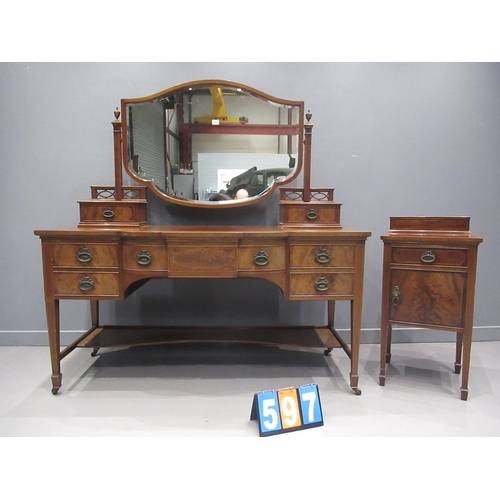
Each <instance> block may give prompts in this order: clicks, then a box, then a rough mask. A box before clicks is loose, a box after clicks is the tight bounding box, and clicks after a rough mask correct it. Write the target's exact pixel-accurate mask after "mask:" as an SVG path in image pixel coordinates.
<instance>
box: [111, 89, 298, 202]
mask: <svg viewBox="0 0 500 500" xmlns="http://www.w3.org/2000/svg"><path fill="white" fill-rule="evenodd" d="M209 87H224V88H234V89H240V90H241V91H242V92H244V93H246V94H247V95H250V96H252V97H255V98H257V99H261V100H264V101H269V102H271V103H273V104H278V105H281V106H289V107H293V108H297V110H298V123H297V124H294V125H259V124H248V123H246V124H240V123H235V124H230V123H225V124H223V125H222V126H223V127H224V128H225V129H226V130H227V129H228V128H232V132H231V133H232V134H242V133H243V134H244V135H264V134H263V130H264V129H265V134H266V135H276V136H279V135H297V139H298V144H297V147H298V151H297V159H296V164H295V167H294V168H295V172H294V173H293V175H291V176H290V177H287V178H286V179H285V180H281V181H275V182H274V183H273V185H272V186H271V187H270V188H269V189H268V190H267V191H266V192H265V193H264V194H262V195H257V196H252V197H249V198H246V199H243V200H228V201H224V202H217V201H205V200H188V199H184V198H177V197H175V196H171V195H170V194H167V193H166V192H164V191H162V190H161V189H160V188H158V187H157V186H156V185H155V183H154V182H153V181H151V180H149V179H144V178H141V177H140V176H139V175H138V174H137V173H136V172H134V171H133V170H132V169H131V168H130V166H129V160H128V154H129V153H128V152H129V132H130V130H129V124H128V123H127V106H128V105H130V104H138V103H147V102H152V101H158V100H163V99H166V98H167V97H169V96H172V95H175V94H179V93H181V92H183V91H184V90H186V91H187V90H189V89H191V90H192V89H196V88H198V89H202V88H209ZM121 117H122V123H121V154H118V156H119V157H121V160H122V161H119V162H115V167H116V169H118V168H119V169H120V172H115V179H116V181H117V185H118V183H119V184H121V182H120V180H121V179H120V176H121V170H122V166H123V169H124V170H125V172H126V173H127V174H128V175H129V177H131V178H132V179H133V180H134V181H136V182H138V183H139V184H145V185H147V186H148V187H149V188H150V189H151V191H152V192H153V193H155V195H157V196H158V197H160V198H162V199H164V200H166V201H169V202H171V203H174V204H177V205H184V206H192V207H198V208H234V207H239V206H246V205H250V204H253V203H256V202H258V201H260V200H263V199H265V198H267V197H269V196H271V194H272V193H273V192H275V191H276V190H277V189H278V187H281V186H283V185H286V184H288V183H290V182H291V181H293V180H294V179H295V178H296V177H297V176H298V175H299V173H300V172H301V170H302V167H303V161H304V158H303V156H304V102H303V101H292V100H287V99H282V98H279V97H275V96H271V95H269V94H266V93H264V92H262V91H259V90H257V89H255V88H253V87H250V86H248V85H244V84H241V83H237V82H233V81H228V80H197V81H192V82H186V83H182V84H180V85H177V86H174V87H171V88H168V89H166V90H163V91H161V92H158V93H156V94H153V95H150V96H145V97H139V98H129V99H122V100H121ZM194 125H197V127H192V128H193V130H194V132H193V133H209V132H206V130H207V128H206V126H205V129H203V127H201V126H200V125H199V124H194ZM208 127H212V125H210V124H209V125H208ZM200 130H205V131H204V132H200ZM217 130H220V129H217ZM290 130H293V131H294V133H293V134H289V133H283V132H289V131H290ZM252 131H253V134H252ZM212 133H213V132H212ZM219 133H220V132H219ZM115 153H116V150H115ZM115 156H116V155H115ZM118 164H119V165H118Z"/></svg>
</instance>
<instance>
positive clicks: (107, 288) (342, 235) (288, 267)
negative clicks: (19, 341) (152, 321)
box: [35, 80, 371, 395]
mask: <svg viewBox="0 0 500 500" xmlns="http://www.w3.org/2000/svg"><path fill="white" fill-rule="evenodd" d="M120 115H121V117H122V121H120ZM306 118H307V122H306V123H304V104H303V102H301V101H289V100H285V99H281V98H277V97H273V96H270V95H267V94H264V93H263V92H260V91H258V90H256V89H253V88H251V87H248V86H245V85H242V84H239V83H234V82H228V81H223V80H203V81H196V82H189V83H186V84H182V85H178V86H176V87H173V88H170V89H167V90H165V91H163V92H159V93H158V94H155V95H153V96H147V97H144V98H137V99H123V100H122V102H121V112H120V111H118V109H117V111H115V120H114V121H113V122H112V124H113V136H114V167H115V169H114V170H115V184H114V186H92V187H91V199H90V200H83V201H79V206H80V223H79V224H78V227H75V228H72V229H64V230H63V229H59V230H37V231H35V234H36V235H38V236H39V237H40V238H41V244H42V259H43V276H44V293H45V305H46V314H47V326H48V338H49V348H50V357H51V365H52V393H53V394H57V393H58V391H59V389H60V388H61V386H62V373H61V361H62V359H64V358H65V357H66V356H68V354H70V353H71V352H72V351H73V350H74V349H75V348H77V347H87V348H91V349H92V351H91V353H92V355H93V356H95V355H96V354H97V353H98V351H99V349H101V348H104V347H118V346H132V345H144V344H149V345H153V344H166V343H178V342H225V341H230V342H242V343H259V344H268V345H289V346H298V347H317V348H320V349H322V351H323V352H324V354H329V353H330V352H331V350H332V349H334V348H341V349H343V350H344V351H345V353H346V354H347V355H348V356H349V358H350V362H351V367H350V386H351V388H352V390H353V392H354V393H355V394H358V395H359V394H361V391H360V390H359V388H358V378H359V377H358V361H359V345H360V331H361V312H362V303H363V273H364V249H365V241H366V239H367V238H368V237H369V236H370V235H371V233H369V232H367V231H358V230H349V229H344V228H342V226H341V224H340V203H337V202H335V201H334V200H333V189H331V188H325V189H314V188H311V187H310V170H311V140H312V127H313V126H312V124H311V123H310V119H311V115H310V114H308V115H306ZM236 139H238V140H240V143H241V140H244V141H246V142H245V145H244V146H243V150H244V151H245V153H243V154H241V153H240V150H241V147H240V146H236V144H237V142H236ZM221 151H222V152H221ZM248 151H251V152H252V154H251V155H250V154H249V153H248ZM252 155H253V156H252ZM249 156H251V157H252V158H251V159H250V160H248V157H249ZM228 158H229V163H231V162H233V163H234V162H236V164H237V165H238V166H239V167H240V168H239V169H237V170H234V171H233V172H231V168H220V169H217V170H216V171H217V176H218V177H216V176H212V178H211V180H209V181H206V180H204V179H208V178H209V177H208V174H207V172H209V171H210V162H211V161H212V162H214V161H215V163H216V164H217V167H219V166H222V167H225V165H226V163H227V161H228ZM245 161H250V162H251V163H252V164H254V165H255V164H257V165H259V166H258V167H255V166H251V167H248V164H247V165H245ZM225 162H226V163H225ZM123 170H124V171H125V172H126V173H127V174H128V176H129V177H130V178H131V179H132V180H133V181H134V184H133V185H124V184H123V179H122V174H123ZM301 171H302V173H303V187H301V188H286V187H283V186H284V185H286V184H287V183H289V182H290V181H292V180H294V179H295V178H296V177H297V176H298V175H299V173H300V172H301ZM214 172H215V170H214ZM204 176H205V177H204ZM224 176H225V178H224V180H223V182H224V185H223V187H224V189H217V190H214V189H212V187H213V186H214V185H215V184H216V183H217V180H219V181H220V179H221V178H222V177H224ZM209 183H212V186H208V184H209ZM219 187H220V186H219ZM146 189H150V190H151V191H152V192H153V193H155V194H156V195H158V196H160V197H161V198H163V199H165V200H167V201H168V202H169V203H175V204H177V205H185V206H197V207H202V208H204V209H205V208H206V209H207V210H217V209H219V210H237V209H238V206H245V205H249V204H252V203H257V202H258V201H260V200H262V199H264V198H267V197H268V196H270V195H271V194H272V193H273V192H274V191H275V190H276V189H279V190H280V207H279V209H280V221H281V222H280V224H279V226H276V227H261V226H250V227H249V226H161V225H148V223H147V201H146ZM241 189H243V190H245V191H246V192H247V198H245V199H237V197H236V196H235V193H236V191H240V190H241ZM158 278H161V279H169V278H183V279H188V278H238V279H241V278H262V279H266V280H269V281H271V282H273V283H275V284H276V285H277V286H278V287H279V288H280V289H281V291H282V293H283V296H284V298H285V299H286V300H306V301H318V300H319V301H326V303H327V308H328V321H327V324H326V325H319V326H318V325H313V326H309V327H303V326H298V327H288V326H287V327H269V328H266V327H245V328H235V327H227V328H225V329H221V328H210V327H206V328H197V329H193V328H186V327H159V326H154V325H153V326H136V327H130V326H120V325H101V324H100V320H99V301H101V300H125V299H126V298H127V297H128V296H129V295H130V294H131V293H133V292H134V291H136V290H137V289H138V288H140V287H141V286H142V285H143V284H144V283H145V282H146V281H148V280H149V279H158ZM62 300H88V301H90V310H91V323H92V326H91V328H90V329H89V330H88V331H87V332H85V333H84V334H83V335H82V336H81V337H80V338H78V339H77V340H75V341H74V342H72V343H71V344H70V345H68V346H66V347H64V348H61V344H60V321H59V307H60V301H62ZM337 300H348V301H350V303H351V338H350V342H349V343H346V342H345V341H344V340H343V339H342V338H341V336H340V335H339V334H338V333H337V332H336V330H335V328H334V315H335V301H337ZM193 312H194V313H196V311H193Z"/></svg>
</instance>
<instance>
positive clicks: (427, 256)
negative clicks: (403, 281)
mask: <svg viewBox="0 0 500 500" xmlns="http://www.w3.org/2000/svg"><path fill="white" fill-rule="evenodd" d="M420 260H421V261H422V262H425V263H426V264H430V263H431V262H434V261H435V260H436V256H435V255H434V254H433V253H432V252H431V251H430V250H427V251H426V252H424V253H423V254H422V255H421V257H420Z"/></svg>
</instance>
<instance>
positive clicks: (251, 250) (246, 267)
mask: <svg viewBox="0 0 500 500" xmlns="http://www.w3.org/2000/svg"><path fill="white" fill-rule="evenodd" d="M285 262H286V252H285V246H284V245H245V244H244V243H243V244H240V247H239V248H238V269H239V270H240V271H259V270H271V269H284V268H285Z"/></svg>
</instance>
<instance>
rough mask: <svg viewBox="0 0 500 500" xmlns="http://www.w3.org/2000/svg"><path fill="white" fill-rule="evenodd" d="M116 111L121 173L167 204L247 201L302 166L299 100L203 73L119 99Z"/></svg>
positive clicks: (265, 193)
mask: <svg viewBox="0 0 500 500" xmlns="http://www.w3.org/2000/svg"><path fill="white" fill-rule="evenodd" d="M121 112H122V127H123V128H122V145H123V151H122V155H123V163H124V168H125V170H126V172H127V173H128V174H129V175H130V176H131V177H132V178H133V179H134V180H136V181H138V182H140V183H144V184H147V185H148V186H150V188H151V189H152V191H153V192H155V193H156V194H157V195H159V196H161V197H163V198H165V199H168V200H170V201H172V202H174V203H178V204H183V205H196V206H206V207H210V208H217V207H230V206H234V205H235V204H247V203H253V202H255V201H258V200H259V199H262V198H264V197H267V196H269V195H270V194H271V193H272V192H273V191H274V190H275V189H276V187H277V186H279V185H282V184H285V183H287V182H290V181H291V180H292V179H294V178H295V177H296V176H297V175H298V173H299V171H300V168H301V165H302V146H303V115H304V105H303V102H301V101H288V100H284V99H280V98H277V97H272V96H269V95H267V94H264V93H262V92H260V91H258V90H255V89H253V88H251V87H248V86H244V85H242V84H238V83H234V82H227V81H221V80H203V81H197V82H190V83H186V84H183V85H179V86H177V87H173V88H171V89H167V90H165V91H163V92H160V93H158V94H155V95H152V96H148V97H142V98H135V99H122V110H121Z"/></svg>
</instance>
